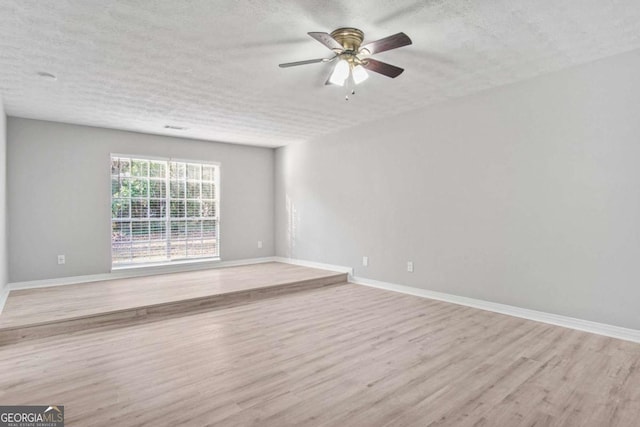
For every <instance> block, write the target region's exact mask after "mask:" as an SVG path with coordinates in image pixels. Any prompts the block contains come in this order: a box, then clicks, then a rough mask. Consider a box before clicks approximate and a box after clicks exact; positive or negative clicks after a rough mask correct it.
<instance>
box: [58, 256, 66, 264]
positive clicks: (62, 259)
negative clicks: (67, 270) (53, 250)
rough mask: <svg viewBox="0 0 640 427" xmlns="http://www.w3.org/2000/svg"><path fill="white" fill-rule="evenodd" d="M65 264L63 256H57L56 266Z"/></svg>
mask: <svg viewBox="0 0 640 427" xmlns="http://www.w3.org/2000/svg"><path fill="white" fill-rule="evenodd" d="M65 262H66V260H65V258H64V255H58V265H62V264H64V263H65Z"/></svg>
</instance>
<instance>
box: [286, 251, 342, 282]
mask: <svg viewBox="0 0 640 427" xmlns="http://www.w3.org/2000/svg"><path fill="white" fill-rule="evenodd" d="M273 258H274V261H275V262H281V263H284V264H293V265H299V266H302V267H309V268H318V269H320V270H329V271H336V272H338V273H347V274H348V277H349V281H351V278H352V277H353V268H351V267H344V266H341V265H334V264H323V263H320V262H313V261H307V260H303V259H295V258H285V257H280V256H277V257H273Z"/></svg>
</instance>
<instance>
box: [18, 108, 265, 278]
mask: <svg viewBox="0 0 640 427" xmlns="http://www.w3.org/2000/svg"><path fill="white" fill-rule="evenodd" d="M110 153H120V154H134V155H149V156H160V157H173V158H180V159H189V160H203V161H216V162H220V163H221V175H222V176H221V181H222V182H221V183H222V189H221V198H222V200H221V212H220V214H221V226H220V242H221V243H220V245H221V257H222V259H223V260H235V259H245V258H255V257H265V256H272V255H273V254H274V238H273V222H274V217H273V211H274V207H273V199H274V194H273V193H274V192H273V181H274V180H273V163H274V152H273V150H272V149H268V148H257V147H248V146H240V145H231V144H221V143H214V142H207V141H197V140H189V139H181V138H171V137H163V136H155V135H146V134H140V133H133V132H124V131H117V130H110V129H101V128H93V127H86V126H76V125H69V124H62V123H53V122H45V121H38V120H28V119H19V118H13V117H10V118H9V119H8V153H7V156H8V177H9V180H8V190H9V198H8V199H9V247H10V248H11V251H10V254H9V273H10V280H11V282H17V281H25V280H36V279H47V278H55V277H69V276H77V275H88V274H99V273H107V272H109V271H110V268H111V247H110V236H111V232H110V215H111V213H110V210H111V208H110V197H111V195H110V191H111V190H110V175H109V174H110V166H109V165H110ZM258 240H262V241H263V242H264V243H263V248H262V249H258V248H257V241H258ZM58 254H65V255H66V264H65V265H57V255H58Z"/></svg>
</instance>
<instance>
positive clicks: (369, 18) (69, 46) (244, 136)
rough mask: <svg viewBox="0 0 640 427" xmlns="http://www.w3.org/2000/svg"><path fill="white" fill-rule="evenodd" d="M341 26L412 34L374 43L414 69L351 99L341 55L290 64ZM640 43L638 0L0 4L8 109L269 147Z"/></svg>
mask: <svg viewBox="0 0 640 427" xmlns="http://www.w3.org/2000/svg"><path fill="white" fill-rule="evenodd" d="M340 26H355V27H358V28H360V29H362V30H363V31H364V32H365V42H366V41H367V40H369V41H371V40H376V39H379V38H382V37H385V36H387V35H390V34H393V33H396V32H399V31H404V32H405V33H407V34H408V35H409V36H410V37H411V38H412V39H413V43H414V44H413V45H412V46H408V47H404V48H400V49H397V50H393V51H389V52H384V53H381V54H379V55H377V56H376V58H378V59H380V60H384V61H387V62H389V63H392V64H395V65H398V66H401V67H403V68H405V69H406V71H405V73H404V74H402V75H401V76H400V77H398V78H397V79H395V80H393V79H389V78H386V77H384V76H380V75H372V77H371V78H370V79H369V80H367V81H366V82H364V83H363V84H362V85H360V86H359V87H358V93H357V94H356V95H355V97H352V99H351V100H350V101H348V102H345V100H344V95H345V93H344V90H343V89H342V88H339V87H325V86H324V81H325V80H326V78H327V76H328V74H329V72H330V67H331V65H329V64H313V65H306V66H300V67H296V68H288V69H281V68H278V66H277V65H278V63H281V62H289V61H297V60H303V59H311V58H320V57H328V56H331V52H330V51H329V50H327V49H326V48H325V47H324V46H322V45H321V44H319V43H318V42H316V41H314V40H313V39H311V38H310V37H308V36H306V33H307V32H308V31H327V32H331V31H332V30H333V29H335V28H337V27H340ZM638 48H640V2H639V1H638V0H538V1H531V0H493V1H469V0H446V1H445V0H426V1H415V0H406V1H405V0H397V1H389V0H349V1H347V0H343V1H317V0H316V1H291V0H276V1H267V0H252V1H231V0H229V1H212V0H156V1H145V0H128V1H125V0H119V1H114V0H110V1H104V0H3V1H2V2H0V94H1V95H2V98H3V99H4V103H5V109H6V111H7V114H9V115H12V116H20V117H28V118H38V119H45V120H54V121H61V122H69V123H78V124H85V125H93V126H102V127H109V128H118V129H126V130H134V131H140V132H147V133H157V134H169V135H179V136H183V137H189V138H200V139H207V140H214V141H224V142H233V143H243V144H254V145H264V146H281V145H286V144H288V143H291V142H296V141H303V140H308V139H311V138H314V137H318V136H321V135H323V134H328V133H330V132H334V131H335V130H339V129H344V128H347V127H350V126H353V125H355V124H360V123H364V122H368V121H374V120H375V121H378V120H381V119H384V118H385V117H388V116H393V115H397V114H401V113H403V112H406V111H409V110H413V109H417V108H421V107H424V106H427V105H430V104H433V103H436V102H439V101H443V100H445V99H449V98H453V97H460V96H464V95H468V94H471V93H474V92H478V91H480V90H483V89H487V88H490V87H495V86H499V85H504V84H507V83H510V82H514V81H518V80H522V79H526V78H530V77H533V76H537V75H540V74H543V73H547V72H551V71H555V70H559V69H562V68H566V67H570V66H572V65H575V64H580V63H585V62H589V61H593V60H596V59H599V58H603V57H606V56H610V55H614V54H617V53H621V52H625V51H629V50H633V49H638ZM38 72H49V73H52V74H55V75H56V76H57V77H58V79H57V81H50V80H46V79H43V78H42V77H39V76H38V75H37V73H38ZM167 124H168V125H176V126H184V127H187V128H188V129H187V130H185V131H175V130H167V129H164V126H165V125H167Z"/></svg>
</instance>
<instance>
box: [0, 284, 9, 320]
mask: <svg viewBox="0 0 640 427" xmlns="http://www.w3.org/2000/svg"><path fill="white" fill-rule="evenodd" d="M8 297H9V287H8V286H5V287H4V288H0V314H2V309H3V308H4V304H5V303H6V302H7V298H8Z"/></svg>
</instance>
